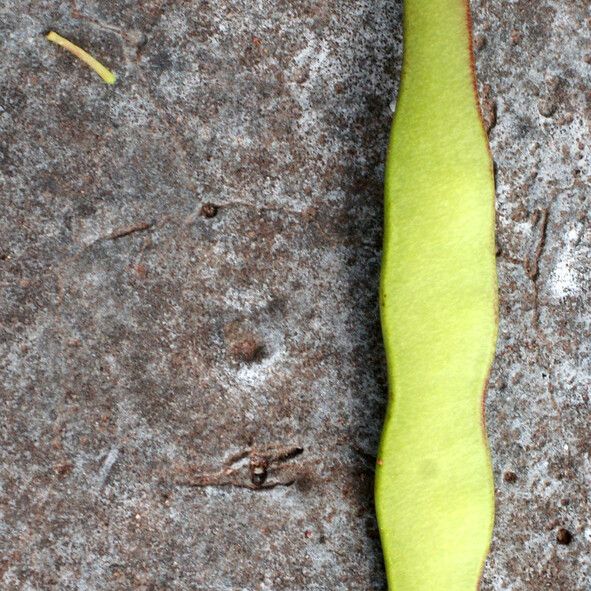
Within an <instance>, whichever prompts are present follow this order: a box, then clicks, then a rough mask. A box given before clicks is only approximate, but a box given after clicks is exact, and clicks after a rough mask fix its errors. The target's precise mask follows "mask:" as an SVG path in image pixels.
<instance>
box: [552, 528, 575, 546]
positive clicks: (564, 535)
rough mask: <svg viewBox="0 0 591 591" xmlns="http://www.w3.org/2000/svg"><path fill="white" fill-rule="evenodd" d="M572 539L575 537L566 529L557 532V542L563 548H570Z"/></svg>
mask: <svg viewBox="0 0 591 591" xmlns="http://www.w3.org/2000/svg"><path fill="white" fill-rule="evenodd" d="M572 539H573V535H572V534H571V533H570V532H569V531H568V529H565V528H564V527H561V528H560V529H559V530H558V531H557V532H556V541H557V542H558V543H559V544H562V545H563V546H568V545H569V544H570V543H571V542H572Z"/></svg>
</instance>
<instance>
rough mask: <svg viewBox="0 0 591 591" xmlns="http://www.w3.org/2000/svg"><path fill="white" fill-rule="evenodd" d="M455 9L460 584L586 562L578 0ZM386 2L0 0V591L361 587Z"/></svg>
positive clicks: (589, 108)
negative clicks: (469, 78)
mask: <svg viewBox="0 0 591 591" xmlns="http://www.w3.org/2000/svg"><path fill="white" fill-rule="evenodd" d="M473 10H474V21H475V22H474V26H475V32H476V34H477V35H478V37H477V38H478V43H477V53H476V61H477V67H478V72H479V77H480V83H481V84H480V85H481V91H482V97H483V108H484V110H485V111H486V114H487V116H488V118H487V121H488V124H489V126H490V127H491V131H490V135H491V144H492V149H493V153H494V156H495V160H496V164H497V173H498V174H497V181H498V205H497V210H498V218H497V220H498V244H499V258H498V269H499V282H500V299H501V302H500V313H501V320H500V334H499V348H498V358H497V361H496V364H495V367H494V371H493V375H492V377H491V383H490V388H489V394H488V399H487V407H486V408H487V419H488V425H489V433H490V442H491V448H492V452H493V458H494V470H495V478H496V482H497V499H498V506H497V513H498V515H497V525H496V529H495V539H494V543H493V548H492V552H491V556H490V559H489V562H488V564H487V566H486V569H485V573H484V578H483V584H482V589H483V590H493V589H494V590H495V591H501V590H511V591H525V590H536V591H537V590H541V589H561V590H562V589H569V590H578V591H586V590H588V589H589V587H590V586H591V562H590V558H589V557H590V554H591V553H590V545H591V522H590V514H591V508H590V504H589V487H590V485H591V458H590V454H591V444H590V441H591V438H590V437H589V424H590V412H589V407H590V402H589V389H590V386H591V377H590V373H591V372H590V366H591V364H590V352H589V343H590V342H591V341H590V336H591V335H590V318H589V294H590V278H589V277H590V274H589V265H590V263H591V260H590V259H591V230H590V224H589V189H588V187H589V180H590V173H591V167H590V161H591V156H590V150H591V146H590V143H589V137H590V131H591V130H590V123H591V122H590V119H591V94H590V92H591V89H590V84H589V82H590V80H591V65H590V64H589V61H590V60H589V59H588V56H589V55H590V27H591V21H590V20H589V18H590V17H591V15H590V14H589V7H588V2H587V1H586V0H571V1H570V2H566V3H565V2H559V1H558V0H546V1H545V2H540V3H532V2H529V1H526V0H512V1H510V0H477V1H475V2H474V3H473ZM400 18H401V7H400V2H399V0H377V1H371V2H370V1H369V0H363V1H361V2H333V1H326V0H325V1H313V0H303V1H301V2H281V1H268V2H264V3H254V2H229V1H226V0H219V1H218V2H207V1H182V2H181V1H180V0H176V1H173V0H168V1H167V0H146V1H143V2H136V1H131V0H119V1H115V0H103V1H99V0H78V1H77V3H76V2H73V1H71V2H56V1H47V0H45V1H43V0H38V1H35V2H31V1H18V2H17V0H4V2H3V3H2V6H1V7H0V43H1V45H2V53H1V55H2V58H1V59H0V187H1V202H2V216H0V236H1V237H2V241H1V243H0V290H1V291H0V294H1V295H0V372H1V379H0V392H1V400H2V411H3V420H2V424H1V425H0V438H1V439H0V440H1V448H0V457H1V459H2V466H3V469H2V481H1V485H2V486H1V489H0V509H1V511H2V514H1V515H2V519H1V522H0V549H1V552H0V555H1V562H0V581H1V585H0V586H1V587H2V589H7V590H17V589H18V590H20V589H23V590H35V591H36V590H46V589H60V590H64V591H67V590H70V589H72V590H73V589H77V590H91V591H94V590H96V591H102V590H119V589H121V590H127V589H146V590H148V589H151V590H164V589H167V590H168V589H175V590H176V589H178V590H203V591H221V590H225V591H238V590H242V589H245V590H249V591H250V590H265V589H266V590H273V591H280V590H295V591H299V590H319V591H325V590H326V591H328V590H331V591H332V590H337V589H339V590H341V589H342V590H351V591H352V590H359V591H364V590H367V589H384V588H385V582H384V576H383V570H382V566H381V556H380V548H379V542H378V539H377V534H376V525H375V518H374V514H373V509H372V466H373V463H374V456H375V453H376V446H377V441H378V436H379V431H380V427H381V421H382V418H383V412H384V399H385V371H384V361H383V353H382V348H381V342H380V333H379V321H378V311H377V297H376V293H377V282H378V271H379V257H380V239H381V199H382V197H381V190H382V189H381V186H382V175H383V161H384V155H385V149H386V143H387V136H388V127H389V121H390V116H391V106H392V99H393V97H394V96H395V92H396V89H397V81H398V76H399V71H400V64H401V27H400ZM47 29H54V30H57V31H58V32H59V33H61V34H63V35H64V36H66V37H68V38H70V39H72V40H73V41H75V42H78V43H79V44H80V45H82V46H84V47H85V48H87V49H89V50H90V51H91V52H92V53H93V54H95V55H96V56H97V57H99V58H100V59H102V60H103V61H104V62H105V63H106V64H107V65H110V66H112V67H113V68H114V69H115V70H116V72H117V74H118V76H119V80H118V83H117V84H116V86H115V87H113V88H110V87H108V86H106V85H104V84H102V83H101V81H100V80H99V79H98V78H97V77H96V75H95V74H94V73H92V72H91V71H90V70H88V69H87V68H85V67H84V66H83V65H82V64H80V63H79V62H77V61H76V60H74V59H73V58H72V57H71V56H70V55H68V54H66V53H65V52H63V50H60V49H59V48H57V47H55V46H53V45H51V44H49V43H47V42H46V41H45V40H44V39H43V37H42V36H41V33H43V32H44V31H46V30H47ZM485 85H488V86H486V87H485ZM541 104H543V105H553V108H554V109H555V110H553V111H552V112H550V111H551V110H545V111H544V113H541V111H540V110H539V105H541ZM495 113H496V117H494V116H492V115H494V114H495ZM206 204H211V205H213V206H215V207H214V209H213V210H212V209H210V208H209V207H206V208H205V209H203V206H204V205H206ZM216 207H217V209H216ZM207 212H209V213H207ZM210 214H211V215H210ZM302 450H303V451H302ZM508 474H509V476H507V475H508ZM187 484H193V485H194V486H187ZM561 528H562V529H565V530H567V532H568V533H569V534H570V537H569V536H567V535H566V534H565V533H564V532H563V531H562V529H561ZM567 538H568V539H569V543H565V540H566V539H567ZM561 540H562V541H561Z"/></svg>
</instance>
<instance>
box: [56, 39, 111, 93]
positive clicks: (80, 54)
mask: <svg viewBox="0 0 591 591" xmlns="http://www.w3.org/2000/svg"><path fill="white" fill-rule="evenodd" d="M46 37H47V40H48V41H51V42H52V43H56V44H57V45H59V46H60V47H63V48H64V49H67V50H68V51H69V52H70V53H72V54H74V55H75V56H76V57H77V58H78V59H80V60H82V61H83V62H84V63H85V64H86V65H87V66H89V67H90V68H91V69H93V70H94V71H95V72H96V73H97V74H98V75H99V76H100V77H101V78H102V79H103V80H104V81H105V82H106V83H107V84H115V81H116V80H117V77H116V76H115V74H113V72H111V70H109V69H108V68H106V67H105V66H103V64H101V63H100V62H99V61H98V60H96V59H95V58H93V57H92V56H91V55H90V54H89V53H87V52H86V51H84V49H82V48H81V47H78V46H77V45H74V43H72V42H71V41H68V40H67V39H65V38H64V37H62V36H61V35H58V34H57V33H55V32H54V31H50V32H49V33H47V35H46Z"/></svg>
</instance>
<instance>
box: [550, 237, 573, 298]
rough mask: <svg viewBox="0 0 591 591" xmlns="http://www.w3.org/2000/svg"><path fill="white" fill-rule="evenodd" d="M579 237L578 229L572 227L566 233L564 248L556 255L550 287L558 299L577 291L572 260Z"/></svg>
mask: <svg viewBox="0 0 591 591" xmlns="http://www.w3.org/2000/svg"><path fill="white" fill-rule="evenodd" d="M579 238H580V234H579V230H578V229H577V228H572V229H571V230H570V231H569V233H568V235H567V241H566V245H565V247H564V250H563V251H562V253H561V254H560V256H559V257H558V261H557V263H556V265H555V267H554V270H553V271H552V274H551V276H550V289H551V291H552V294H553V295H554V296H555V297H556V298H558V299H562V298H565V297H567V296H573V295H576V294H577V292H578V291H579V284H578V272H577V269H576V265H575V260H574V258H575V257H574V249H575V245H576V244H577V242H578V240H579Z"/></svg>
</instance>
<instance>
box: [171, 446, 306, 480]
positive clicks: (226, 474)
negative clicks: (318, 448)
mask: <svg viewBox="0 0 591 591" xmlns="http://www.w3.org/2000/svg"><path fill="white" fill-rule="evenodd" d="M303 452H304V449H303V448H302V447H299V446H274V447H268V448H264V449H254V448H253V449H249V450H243V451H241V452H238V453H237V454H234V455H232V456H230V457H229V458H228V459H226V460H225V461H224V462H223V464H222V467H221V468H220V469H219V470H214V471H204V472H196V473H195V472H193V470H192V469H190V468H188V469H183V470H181V471H183V472H188V473H189V474H187V476H186V477H181V478H178V479H175V480H174V483H175V484H176V485H177V486H189V487H236V488H246V489H248V490H253V491H260V490H269V489H273V488H276V487H279V486H286V487H287V486H291V485H292V484H294V483H295V482H296V480H297V471H298V470H297V467H295V470H293V469H292V470H289V469H288V470H287V473H286V474H284V475H283V477H281V476H276V477H275V479H274V480H271V481H269V480H267V478H268V476H269V472H270V471H276V470H278V469H279V470H280V469H281V465H282V464H284V463H285V462H288V461H289V460H292V459H294V458H296V457H297V456H299V455H301V454H302V453H303Z"/></svg>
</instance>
